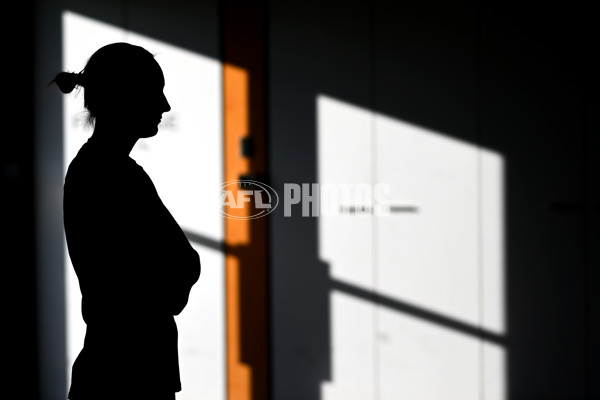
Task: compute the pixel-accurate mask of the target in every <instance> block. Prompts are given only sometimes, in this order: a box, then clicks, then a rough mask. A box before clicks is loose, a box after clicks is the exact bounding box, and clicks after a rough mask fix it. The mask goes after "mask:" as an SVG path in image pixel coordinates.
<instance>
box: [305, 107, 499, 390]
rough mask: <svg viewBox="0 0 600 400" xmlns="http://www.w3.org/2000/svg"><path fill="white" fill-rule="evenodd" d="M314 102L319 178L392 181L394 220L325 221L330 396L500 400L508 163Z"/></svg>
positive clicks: (373, 116)
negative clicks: (329, 281) (329, 286)
mask: <svg viewBox="0 0 600 400" xmlns="http://www.w3.org/2000/svg"><path fill="white" fill-rule="evenodd" d="M316 106H317V115H318V122H317V124H318V126H317V132H318V179H319V183H321V184H332V185H335V184H340V183H351V184H358V183H367V184H371V185H374V184H376V183H386V184H389V185H390V186H391V196H390V198H389V200H390V202H391V206H392V210H393V211H394V210H396V211H397V212H392V213H391V214H390V215H388V216H374V215H368V214H340V215H326V214H325V215H324V214H322V215H321V217H320V218H319V254H320V257H321V259H322V260H323V261H324V262H326V263H328V264H329V268H330V271H331V279H332V282H333V285H332V286H333V287H334V290H333V291H332V293H331V297H330V300H331V301H330V307H331V348H332V354H331V360H332V378H331V382H325V383H324V384H323V386H322V399H323V400H333V399H344V400H351V399H357V400H358V399H361V400H364V399H371V398H377V399H382V400H384V399H389V400H393V399H400V398H406V399H419V400H425V399H436V400H438V399H445V400H448V399H457V400H458V399H460V400H469V399H480V398H485V399H503V398H505V387H506V382H505V370H504V369H505V366H504V365H505V351H504V347H503V340H504V339H503V338H504V337H505V335H506V327H505V326H504V320H505V316H504V268H503V263H504V261H503V257H504V254H503V246H504V244H503V240H504V239H503V235H504V228H503V196H504V195H503V186H504V184H503V160H502V157H501V156H500V155H499V154H497V153H494V152H492V151H489V150H487V149H483V148H480V147H478V146H476V145H474V144H470V143H465V142H462V141H459V140H456V139H452V138H450V137H448V136H444V135H443V134H439V133H436V132H432V131H429V130H427V129H424V128H421V127H419V126H415V125H411V124H408V123H405V122H403V121H400V120H397V119H394V118H390V117H388V116H385V115H381V114H377V113H375V112H373V111H371V110H367V109H364V108H360V107H357V106H354V105H352V104H348V103H345V102H342V101H339V100H337V99H334V98H331V97H327V96H324V95H320V96H318V98H317V104H316ZM340 206H341V204H340ZM350 249H351V250H350ZM345 288H354V289H353V290H345ZM365 291H368V292H371V293H374V294H375V296H373V297H372V298H376V299H383V300H380V301H369V300H368V298H367V297H366V296H364V297H363V298H358V297H357V295H356V293H363V292H365ZM479 332H483V333H482V334H480V333H479Z"/></svg>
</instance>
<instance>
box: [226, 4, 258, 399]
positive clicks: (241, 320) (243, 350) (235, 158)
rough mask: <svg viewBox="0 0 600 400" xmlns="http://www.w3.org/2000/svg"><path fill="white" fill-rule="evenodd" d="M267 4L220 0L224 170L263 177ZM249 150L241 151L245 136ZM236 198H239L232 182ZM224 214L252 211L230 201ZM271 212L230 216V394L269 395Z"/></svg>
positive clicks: (231, 175) (233, 177) (233, 176)
mask: <svg viewBox="0 0 600 400" xmlns="http://www.w3.org/2000/svg"><path fill="white" fill-rule="evenodd" d="M263 4H264V3H262V2H258V1H254V0H244V1H242V0H235V1H233V0H223V1H221V3H220V6H221V22H222V27H221V28H222V61H223V102H224V104H223V114H224V116H223V118H224V121H223V126H224V130H223V133H224V164H225V165H224V177H225V181H226V182H230V181H237V180H240V179H243V177H248V176H250V177H252V179H255V180H259V181H262V180H263V179H262V177H264V176H265V175H266V137H265V125H266V123H265V119H266V113H265V84H264V82H265V76H264V73H265V72H264V70H265V68H264V51H265V49H264V36H263V35H264V32H265V30H264V21H265V19H264V8H263V7H264V5H263ZM244 140H245V141H246V143H251V149H252V151H251V152H248V151H246V152H244V151H243V150H242V141H244ZM228 188H230V189H233V191H234V193H233V195H234V198H237V193H235V190H236V189H235V187H234V186H228ZM225 211H226V213H227V214H229V215H234V216H236V217H244V216H248V210H247V209H244V208H241V209H233V208H231V207H229V206H226V210H225ZM267 243H268V241H267V221H266V218H258V219H243V218H241V219H240V218H236V219H232V218H226V219H225V251H226V255H225V293H226V294H225V296H226V299H225V312H226V317H225V321H226V335H227V338H226V352H227V354H226V364H227V366H226V376H227V398H228V399H230V400H267V399H268V398H269V383H268V379H269V371H268V368H269V362H268V361H269V337H268V336H269V335H268V334H269V327H268V290H269V288H268V265H267V251H268V250H267Z"/></svg>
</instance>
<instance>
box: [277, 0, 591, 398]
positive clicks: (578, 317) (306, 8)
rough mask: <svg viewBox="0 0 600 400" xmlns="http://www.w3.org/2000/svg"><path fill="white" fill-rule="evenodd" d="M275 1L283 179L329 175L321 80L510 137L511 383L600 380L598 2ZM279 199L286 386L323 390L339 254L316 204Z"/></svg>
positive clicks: (585, 387) (505, 152) (463, 127)
mask: <svg viewBox="0 0 600 400" xmlns="http://www.w3.org/2000/svg"><path fill="white" fill-rule="evenodd" d="M270 10H271V11H270V13H271V25H270V37H269V41H270V42H269V43H270V48H269V50H270V66H269V68H270V92H269V93H270V100H271V103H270V158H269V164H270V177H271V181H270V182H271V183H272V184H273V186H274V188H275V189H276V190H278V191H280V190H281V191H282V190H283V184H284V183H285V182H295V183H301V182H317V165H316V116H315V99H316V96H317V94H319V93H321V94H327V95H330V96H333V97H335V98H338V99H341V100H343V101H346V102H349V103H353V104H356V105H358V106H362V107H365V108H367V109H371V110H374V111H376V112H378V113H383V114H386V115H389V116H392V117H394V118H398V119H401V120H404V121H408V122H412V123H415V124H417V125H420V126H424V127H427V128H430V129H432V130H435V131H439V132H444V133H445V134H448V135H449V136H452V137H455V138H459V139H462V140H465V141H467V142H470V143H473V144H476V145H481V146H483V147H485V148H488V149H491V150H494V151H496V152H499V153H500V154H501V155H502V156H503V157H504V160H505V163H506V194H505V195H506V197H505V210H506V220H505V227H506V237H505V240H506V246H507V249H506V254H505V256H506V293H505V296H506V299H507V304H506V314H507V325H508V326H507V331H508V337H507V338H506V340H507V347H506V351H507V379H508V388H507V393H508V394H509V398H510V399H526V400H532V399H542V398H543V399H571V398H573V399H575V398H578V399H579V398H581V399H584V398H597V397H598V396H600V393H599V391H600V388H598V384H597V382H598V380H597V377H598V367H597V363H598V360H599V359H598V352H597V346H598V345H597V339H596V337H600V335H598V325H597V321H598V318H597V317H598V296H597V295H596V293H597V291H598V272H597V265H598V250H597V249H598V246H597V243H598V189H597V182H598V181H599V180H598V175H597V173H596V171H595V170H594V167H595V168H597V165H598V164H597V159H598V155H599V153H598V139H597V126H598V125H597V122H596V120H595V118H594V116H595V113H596V110H597V107H595V106H596V105H597V100H596V99H595V98H594V97H595V96H594V95H595V92H594V89H595V86H592V83H594V84H595V77H594V74H595V73H596V72H595V69H594V68H593V66H592V65H591V62H592V58H591V53H592V51H593V50H592V49H593V41H592V29H591V26H592V25H591V17H590V15H591V8H590V6H589V5H588V4H587V3H583V2H579V3H576V4H573V3H570V4H569V5H568V7H558V6H556V7H551V6H544V7H540V6H539V5H537V4H531V5H524V4H523V3H516V2H498V3H485V4H481V5H479V4H474V3H473V2H458V3H457V2H442V1H430V2H391V1H381V0H378V1H372V2H365V1H346V2H335V1H329V2H326V3H325V4H324V3H323V2H317V1H302V2H292V1H290V2H272V3H271V8H270ZM280 211H281V212H279V213H274V214H272V217H271V227H270V229H271V234H272V238H273V239H272V242H271V245H272V246H271V259H272V265H271V269H272V298H273V304H272V320H273V326H272V330H273V335H272V336H273V343H272V345H273V372H272V373H273V393H274V398H276V399H302V400H313V399H314V400H317V399H320V394H319V390H320V386H321V384H322V383H323V382H324V381H327V380H330V379H331V378H332V376H331V372H332V371H331V360H330V357H329V354H330V351H331V346H332V344H331V343H330V342H329V337H330V332H329V326H330V323H329V318H330V316H329V315H328V313H329V302H328V301H329V300H328V299H329V297H328V296H329V295H328V291H329V290H330V288H329V287H328V283H327V282H328V270H327V265H324V264H323V263H321V262H320V261H319V259H318V254H317V222H316V219H314V218H301V217H297V218H296V217H292V218H284V217H283V216H282V210H280ZM592 266H594V268H592ZM592 374H593V375H592ZM594 396H595V397H594Z"/></svg>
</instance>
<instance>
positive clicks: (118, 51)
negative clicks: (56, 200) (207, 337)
mask: <svg viewBox="0 0 600 400" xmlns="http://www.w3.org/2000/svg"><path fill="white" fill-rule="evenodd" d="M51 83H55V84H56V85H57V86H58V87H59V89H60V90H61V91H62V92H63V93H70V92H71V91H72V90H73V89H74V88H75V87H77V86H80V87H82V88H83V90H84V106H85V108H86V109H87V111H88V117H89V118H88V120H89V122H90V123H91V124H93V127H94V131H93V134H92V136H91V137H90V138H89V139H88V141H87V142H86V143H85V144H84V145H83V146H82V147H81V149H80V150H79V152H78V153H77V156H76V157H75V158H74V159H73V161H72V162H71V164H70V165H69V168H68V170H67V174H66V178H65V183H64V203H63V206H64V228H65V234H66V240H67V247H68V251H69V256H70V258H71V261H72V263H73V267H74V269H75V272H76V274H77V277H78V279H79V286H80V289H81V293H82V315H83V319H84V321H85V323H86V325H87V328H86V335H85V343H84V346H83V349H82V350H81V352H80V354H79V356H78V357H77V359H76V360H75V363H74V364H73V369H72V379H71V387H70V391H69V398H70V399H72V400H90V399H102V400H113V399H128V400H132V399H140V400H153V399H156V400H165V399H174V398H175V392H178V391H180V390H181V383H180V378H179V362H178V349H177V326H176V324H175V319H174V317H173V316H174V315H178V314H179V313H180V312H181V311H182V310H183V308H184V307H185V306H186V304H187V301H188V295H189V293H190V290H191V288H192V286H193V285H194V284H195V283H196V281H197V280H198V278H199V276H200V259H199V256H198V253H197V252H196V251H195V250H194V249H193V248H192V247H191V245H190V243H189V242H188V240H187V239H186V237H185V235H184V233H183V232H182V230H181V229H180V227H179V225H178V224H177V222H176V221H175V220H174V219H173V217H172V216H171V214H170V213H169V211H168V210H167V208H166V207H165V206H164V205H163V203H162V201H161V199H160V198H159V196H158V194H157V192H156V189H155V187H154V185H153V183H152V181H151V180H150V178H149V177H148V175H147V174H146V172H145V171H144V170H143V169H142V167H140V166H139V165H138V164H137V163H136V162H135V161H134V160H133V159H132V158H130V157H129V153H130V151H131V150H132V148H133V146H134V145H135V143H136V141H137V140H138V139H140V138H147V137H151V136H154V135H156V133H157V132H158V124H159V123H160V121H161V117H162V114H163V113H164V112H167V111H169V110H170V109H171V107H170V106H169V103H168V101H167V99H166V97H165V95H164V94H163V87H164V85H165V81H164V77H163V73H162V70H161V68H160V66H159V65H158V63H157V62H156V60H155V59H154V57H153V55H152V54H151V53H149V52H148V51H147V50H145V49H144V48H142V47H138V46H133V45H130V44H127V43H114V44H110V45H107V46H105V47H102V48H100V49H99V50H98V51H96V52H95V53H94V54H93V55H92V56H91V57H90V59H89V60H88V62H87V64H86V66H85V68H84V69H83V71H81V72H80V73H68V72H61V73H59V74H58V75H57V76H56V77H55V78H54V79H53V80H52V82H51Z"/></svg>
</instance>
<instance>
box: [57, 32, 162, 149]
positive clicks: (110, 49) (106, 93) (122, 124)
mask: <svg viewBox="0 0 600 400" xmlns="http://www.w3.org/2000/svg"><path fill="white" fill-rule="evenodd" d="M50 83H55V84H56V85H57V86H58V88H59V89H60V90H61V91H62V92H63V93H70V92H71V91H73V89H75V87H77V86H79V87H82V88H83V90H84V106H85V108H86V110H87V112H88V122H89V124H90V125H92V126H94V134H96V133H98V132H99V131H101V132H102V133H101V134H102V135H105V133H104V132H112V135H111V136H113V135H114V134H115V133H116V134H118V135H121V136H122V135H126V136H128V137H129V138H131V139H135V140H137V139H139V138H144V137H150V136H154V135H155V134H156V133H157V131H158V124H159V123H160V120H161V117H162V114H163V113H164V112H167V111H169V110H170V109H171V107H170V105H169V102H168V101H167V99H166V97H165V95H164V93H163V88H164V85H165V80H164V76H163V72H162V69H161V68H160V66H159V64H158V62H156V60H155V59H154V55H153V54H152V53H150V52H149V51H148V50H146V49H144V48H143V47H140V46H135V45H132V44H129V43H123V42H119V43H112V44H109V45H106V46H104V47H101V48H100V49H98V50H97V51H96V52H95V53H94V54H93V55H92V56H91V57H90V58H89V60H88V62H87V64H86V65H85V67H84V68H83V70H82V71H81V72H79V73H73V72H60V73H58V74H57V75H56V77H55V78H54V79H53V80H52V81H51V82H50ZM113 137H114V136H113Z"/></svg>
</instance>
